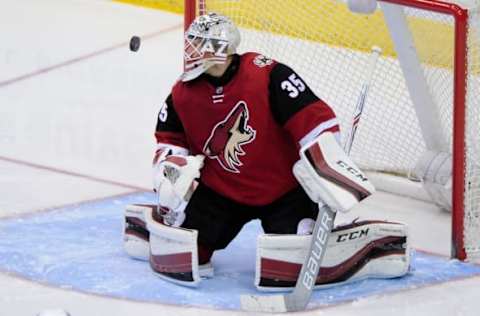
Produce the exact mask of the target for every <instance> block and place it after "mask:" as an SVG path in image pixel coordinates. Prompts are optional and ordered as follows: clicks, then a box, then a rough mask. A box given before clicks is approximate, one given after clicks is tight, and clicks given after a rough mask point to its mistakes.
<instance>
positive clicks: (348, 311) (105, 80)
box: [0, 0, 480, 316]
mask: <svg viewBox="0 0 480 316" xmlns="http://www.w3.org/2000/svg"><path fill="white" fill-rule="evenodd" d="M0 8H1V9H0V21H1V27H0V43H1V44H0V192H1V198H0V217H9V216H16V215H18V214H23V213H29V212H36V211H41V210H42V209H46V208H51V207H56V206H60V205H66V204H72V203H78V202H82V201H86V200H92V199H97V198H101V197H106V196H112V195H115V194H121V193H125V192H131V191H135V190H141V189H145V190H148V189H149V187H150V165H149V164H150V161H151V155H152V151H153V149H154V139H153V129H154V124H155V121H156V114H157V110H158V108H159V106H160V105H161V102H163V99H164V98H165V97H166V96H167V94H168V92H169V89H170V87H171V85H172V84H173V83H174V81H175V80H176V78H177V77H178V75H179V73H180V69H181V65H182V60H181V56H182V45H183V41H182V35H181V33H182V29H183V26H182V17H181V16H180V15H174V14H169V13H165V12H161V11H156V10H151V9H143V8H138V7H134V6H130V5H124V4H119V3H113V2H110V1H102V0H43V1H38V0H0ZM153 33H155V34H156V35H155V36H153V37H151V38H149V39H147V40H144V41H143V43H142V47H141V49H140V51H139V52H137V53H131V52H129V51H128V49H127V42H128V40H129V38H130V37H131V36H132V35H140V36H142V35H147V34H153ZM122 43H123V45H119V44H122ZM419 210H420V211H419ZM356 216H360V217H362V218H378V219H389V220H401V221H404V222H406V223H408V224H409V226H410V228H411V236H412V240H413V244H414V247H416V248H418V249H422V250H426V251H431V252H434V253H438V254H442V255H445V256H448V255H449V252H450V216H449V214H446V213H444V212H442V211H440V210H438V209H437V208H435V207H434V206H432V205H430V204H428V203H425V202H419V201H415V200H408V199H400V198H396V197H393V196H391V195H389V194H385V193H381V192H379V193H378V194H376V196H375V197H374V198H372V199H370V200H369V201H367V202H366V203H365V205H363V206H362V207H361V208H359V209H357V210H355V211H354V212H352V213H350V214H348V215H344V216H341V217H340V218H339V220H340V221H347V220H350V219H351V218H354V217H356ZM39 242H41V240H39ZM12 247H15V245H12ZM479 286H480V277H476V278H470V279H465V280H459V281H454V282H449V283H444V284H439V285H434V286H430V287H425V288H421V289H413V290H407V291H402V292H399V293H396V294H389V295H385V296H376V297H369V298H365V299H361V300H357V301H354V302H351V303H345V304H342V305H339V306H333V307H328V308H326V309H321V310H315V311H310V312H304V313H299V315H326V314H328V315H355V316H361V315H385V314H388V315H391V316H393V315H478V311H479V310H480V300H479V298H480V293H479ZM48 308H63V309H66V310H68V311H69V312H70V313H71V315H72V316H80V315H89V316H95V315H99V316H100V315H101V316H105V315H116V316H123V315H142V316H149V315H152V316H153V315H155V316H158V315H171V314H175V315H177V316H181V315H198V314H200V313H205V314H208V315H237V314H238V315H245V313H242V312H234V311H219V310H206V311H205V310H203V311H202V310H199V309H194V308H184V307H177V306H171V305H168V306H167V305H161V304H152V303H142V302H134V301H129V300H120V299H112V298H106V297H100V296H95V295H91V294H87V293H79V292H74V291H71V290H69V289H60V288H54V287H51V286H48V285H44V284H38V283H33V282H31V281H29V280H25V279H21V278H19V277H16V276H12V275H9V274H6V273H0V316H27V315H35V314H36V313H38V312H39V311H41V310H44V309H48Z"/></svg>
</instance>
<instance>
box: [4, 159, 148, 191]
mask: <svg viewBox="0 0 480 316" xmlns="http://www.w3.org/2000/svg"><path fill="white" fill-rule="evenodd" d="M0 160H3V161H7V162H10V163H14V164H17V165H22V166H27V167H30V168H35V169H41V170H46V171H50V172H55V173H60V174H64V175H69V176H72V177H77V178H83V179H87V180H90V181H95V182H100V183H104V184H110V185H114V186H117V187H122V188H127V189H131V190H135V191H151V189H147V188H143V187H139V186H135V185H131V184H127V183H122V182H118V181H112V180H108V179H102V178H99V177H95V176H89V175H86V174H81V173H78V172H73V171H68V170H63V169H59V168H54V167H49V166H43V165H39V164H36V163H32V162H28V161H23V160H18V159H12V158H8V157H3V156H0Z"/></svg>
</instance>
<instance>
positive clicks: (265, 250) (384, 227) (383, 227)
mask: <svg viewBox="0 0 480 316" xmlns="http://www.w3.org/2000/svg"><path fill="white" fill-rule="evenodd" d="M310 238H311V236H300V235H260V236H259V237H258V240H257V259H256V260H257V261H256V271H255V285H256V287H257V288H258V289H259V290H261V291H284V290H288V289H293V287H294V286H295V283H296V280H297V278H298V275H299V273H300V269H301V266H302V263H303V261H304V260H305V257H306V254H307V250H308V245H309V244H310ZM409 267H410V247H409V244H408V232H407V227H406V226H405V225H404V224H400V223H390V222H381V221H365V222H358V223H353V224H350V225H346V226H342V227H339V228H335V229H334V230H333V231H332V235H331V237H330V239H329V242H328V248H327V252H326V254H325V258H324V260H323V262H322V266H321V269H320V273H319V276H318V278H317V281H316V283H315V284H316V286H315V288H319V287H328V286H334V285H338V284H343V283H348V282H353V281H357V280H361V279H365V278H395V277H400V276H403V275H405V274H406V273H408V271H409Z"/></svg>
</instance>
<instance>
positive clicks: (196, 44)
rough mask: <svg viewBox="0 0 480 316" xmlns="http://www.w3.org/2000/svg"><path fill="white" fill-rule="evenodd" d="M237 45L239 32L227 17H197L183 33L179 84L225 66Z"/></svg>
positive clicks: (208, 15)
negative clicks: (215, 67)
mask: <svg viewBox="0 0 480 316" xmlns="http://www.w3.org/2000/svg"><path fill="white" fill-rule="evenodd" d="M239 43H240V32H239V31H238V29H237V27H236V26H235V24H233V22H232V21H231V20H230V19H229V18H227V17H226V16H223V15H219V14H217V13H208V14H205V15H201V16H199V17H197V18H196V19H195V20H194V21H193V22H192V24H191V25H190V27H189V28H188V30H187V31H186V32H185V52H184V61H185V71H184V73H183V75H182V77H181V79H182V81H189V80H193V79H195V78H197V77H198V76H200V75H201V74H202V73H204V72H205V71H206V70H207V69H208V68H210V67H212V66H213V65H215V64H224V63H225V62H226V61H227V56H228V55H232V54H234V53H235V52H236V49H237V47H238V44H239Z"/></svg>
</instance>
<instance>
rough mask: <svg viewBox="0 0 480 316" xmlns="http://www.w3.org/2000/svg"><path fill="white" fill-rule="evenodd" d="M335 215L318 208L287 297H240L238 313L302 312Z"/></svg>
mask: <svg viewBox="0 0 480 316" xmlns="http://www.w3.org/2000/svg"><path fill="white" fill-rule="evenodd" d="M381 51H382V50H381V48H379V47H377V46H374V47H372V51H371V54H370V56H369V65H368V69H367V78H366V80H365V82H364V83H363V85H362V89H361V92H360V95H359V98H358V100H357V104H356V107H355V112H354V116H353V122H352V128H351V131H350V134H349V135H348V138H347V141H346V143H345V147H344V150H345V152H346V153H347V154H349V153H350V150H351V148H352V144H353V139H354V137H355V134H356V131H357V127H358V124H359V122H360V117H361V115H362V112H363V107H364V105H365V100H366V98H367V93H368V90H369V87H370V84H371V81H372V77H373V73H374V71H375V65H376V63H377V60H378V57H379V56H380V54H381ZM335 216H336V212H334V211H333V210H332V209H331V208H330V207H329V206H328V205H320V204H319V210H318V215H317V220H316V221H315V226H314V228H313V232H312V240H311V242H310V247H309V250H308V252H307V257H306V258H305V261H304V262H303V264H302V269H301V270H300V274H299V276H298V279H297V283H296V284H295V288H294V289H293V291H292V292H291V293H289V294H283V295H270V296H263V295H242V296H241V297H240V301H241V306H242V309H244V310H247V311H256V312H277V313H278V312H292V311H300V310H304V309H305V308H306V307H307V304H308V302H309V300H310V297H311V295H312V290H313V288H314V286H315V281H316V280H317V277H318V272H319V270H320V266H321V263H322V261H323V257H324V256H325V252H326V251H325V250H326V248H327V243H328V238H329V235H330V232H331V231H332V228H333V224H334V222H335Z"/></svg>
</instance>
